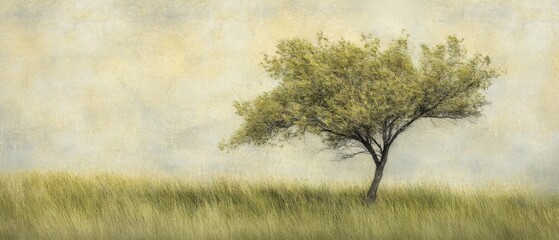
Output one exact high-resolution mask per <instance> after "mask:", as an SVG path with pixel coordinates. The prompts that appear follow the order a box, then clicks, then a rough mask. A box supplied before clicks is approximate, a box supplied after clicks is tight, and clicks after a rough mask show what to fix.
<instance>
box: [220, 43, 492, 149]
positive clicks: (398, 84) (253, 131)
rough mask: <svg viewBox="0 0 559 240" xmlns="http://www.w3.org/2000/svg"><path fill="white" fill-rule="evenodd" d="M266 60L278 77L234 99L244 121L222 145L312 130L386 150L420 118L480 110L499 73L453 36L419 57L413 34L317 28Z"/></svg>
mask: <svg viewBox="0 0 559 240" xmlns="http://www.w3.org/2000/svg"><path fill="white" fill-rule="evenodd" d="M262 65H263V67H264V68H265V69H266V71H267V72H268V74H269V75H270V76H271V77H272V78H274V79H276V80H277V81H279V83H280V84H279V85H278V86H277V87H276V88H275V89H273V90H271V91H270V92H267V93H264V94H263V95H261V96H259V97H257V98H256V99H253V100H250V101H244V102H236V103H235V108H236V109H237V114H238V115H240V116H241V117H243V118H244V120H245V121H244V123H243V125H242V126H241V127H240V129H238V131H237V132H236V133H235V134H234V135H233V136H232V137H231V138H230V139H229V141H227V142H224V143H223V144H222V145H221V147H222V148H235V147H237V146H239V145H241V144H254V145H263V144H275V143H277V142H281V141H285V140H289V139H291V138H293V137H298V136H302V135H303V134H305V133H310V134H314V135H318V136H320V137H322V139H323V141H324V143H325V144H327V146H329V147H330V148H332V149H346V150H347V149H352V148H363V149H364V150H365V151H364V152H366V153H371V154H373V152H374V151H375V150H376V151H377V152H376V153H377V154H378V156H379V158H380V156H383V155H386V153H387V151H388V148H389V146H390V144H391V143H392V142H393V141H394V139H395V138H396V137H397V136H398V135H399V134H400V133H401V132H403V131H404V130H406V129H407V128H408V127H409V126H411V124H412V123H413V122H415V121H416V120H418V119H420V118H450V119H462V118H468V117H478V116H480V111H481V107H482V106H483V105H485V104H486V103H487V102H486V100H485V98H484V94H483V91H484V90H485V89H486V88H487V87H489V85H490V80H491V79H493V78H495V77H497V76H498V75H499V72H498V71H497V70H496V69H494V68H492V67H491V66H490V60H489V57H486V56H482V55H473V56H468V54H466V50H465V49H464V47H463V46H462V41H461V40H459V39H458V38H456V37H455V36H449V37H448V39H447V41H446V43H445V44H440V45H436V46H433V47H429V46H425V45H423V46H422V54H421V56H420V58H419V59H418V61H417V64H415V63H414V60H413V59H412V57H411V56H410V53H409V51H408V39H407V36H406V37H402V38H399V39H396V40H394V41H392V42H391V43H390V44H389V45H388V47H386V48H385V49H383V48H381V44H380V41H379V40H378V39H374V38H372V37H371V36H363V37H362V41H361V42H359V43H354V42H350V41H346V40H340V41H337V42H330V41H329V40H328V39H326V38H325V37H324V36H323V35H322V34H319V35H318V40H317V42H316V43H312V42H309V41H307V40H303V39H298V38H295V39H290V40H284V41H281V42H280V43H279V44H278V45H277V50H276V52H275V54H274V55H272V56H268V55H266V56H265V57H264V61H263V63H262ZM374 155H376V154H374ZM374 157H376V156H374Z"/></svg>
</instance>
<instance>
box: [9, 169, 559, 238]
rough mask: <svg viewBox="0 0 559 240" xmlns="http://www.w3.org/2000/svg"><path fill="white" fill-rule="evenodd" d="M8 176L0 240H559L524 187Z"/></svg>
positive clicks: (552, 202)
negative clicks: (372, 196) (375, 187)
mask: <svg viewBox="0 0 559 240" xmlns="http://www.w3.org/2000/svg"><path fill="white" fill-rule="evenodd" d="M365 187H366V186H365V185H364V186H355V185H350V186H334V187H330V186H325V185H309V184H297V183H281V182H267V183H243V182H242V181H239V180H218V181H215V182H211V183H202V182H196V183H193V182H188V181H185V180H169V179H167V180H156V179H150V178H132V177H123V176H115V175H93V176H77V175H68V174H37V173H28V174H16V175H3V176H0V239H559V198H558V197H553V196H544V195H537V194H532V193H530V192H529V191H522V190H503V189H498V188H485V189H480V190H475V191H469V190H468V189H452V188H448V187H440V186H430V185H420V186H391V187H387V186H381V187H382V188H381V190H380V192H379V194H380V195H379V199H378V201H377V203H376V204H374V205H368V204H367V203H366V202H364V201H363V191H364V188H365Z"/></svg>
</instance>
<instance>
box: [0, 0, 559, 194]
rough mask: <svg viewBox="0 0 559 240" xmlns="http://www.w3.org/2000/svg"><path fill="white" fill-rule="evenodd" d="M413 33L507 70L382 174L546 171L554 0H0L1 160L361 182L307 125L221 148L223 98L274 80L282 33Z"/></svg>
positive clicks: (558, 140)
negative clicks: (271, 138) (464, 116)
mask: <svg viewBox="0 0 559 240" xmlns="http://www.w3.org/2000/svg"><path fill="white" fill-rule="evenodd" d="M402 29H405V30H406V31H407V33H409V34H410V35H411V37H410V43H411V45H412V47H411V51H412V52H418V51H419V47H418V46H419V44H423V43H426V44H435V43H439V42H443V41H444V40H445V37H446V36H447V35H449V34H456V35H457V36H459V37H462V38H464V39H465V45H466V46H467V48H468V50H469V51H470V52H472V53H474V52H479V53H484V54H488V55H490V56H491V57H492V59H493V62H494V64H495V65H496V66H501V67H503V68H504V69H506V70H507V73H506V74H505V75H504V76H502V77H500V78H498V79H497V80H496V81H495V82H494V84H493V86H492V87H491V88H490V89H489V91H488V96H489V97H488V98H489V100H490V101H491V102H492V103H491V105H489V106H487V107H486V108H485V116H484V117H483V118H481V119H479V120H476V121H474V122H467V121H466V122H457V123H453V122H448V121H442V122H430V121H423V122H420V123H419V124H417V125H416V126H415V127H413V128H412V129H410V130H409V131H408V132H407V133H405V134H403V135H402V136H401V137H400V138H399V139H398V141H397V143H396V145H395V146H394V148H393V149H392V155H391V159H390V162H389V163H388V166H387V170H386V174H385V176H386V178H385V179H386V181H396V182H398V181H419V180H424V179H438V180H441V181H445V182H450V183H456V182H459V183H474V182H479V181H499V182H530V183H532V184H536V185H537V186H541V187H544V188H545V189H548V190H555V191H557V190H558V189H557V187H556V186H555V183H556V182H557V181H559V113H558V112H559V111H558V110H559V106H558V104H559V41H557V40H558V38H559V1H556V0H548V1H545V0H540V1H533V0H523V1H507V0H502V1H499V0H494V1H481V0H456V1H448V0H445V1H442V0H441V1H439V0H432V1H403V0H395V1H358V0H355V1H288V0H286V1H198V0H191V1H178V0H176V1H175V0H162V1H148V0H140V1H131V0H130V1H128V0H123V1H117V0H114V1H111V0H99V1H86V0H82V1H79V0H76V1H55V0H45V1H39V0H35V1H14V0H8V1H1V2H0V171H10V172H11V171H21V170H48V171H51V170H55V171H76V172H90V171H119V172H126V173H139V174H144V173H155V174H172V175H180V176H191V177H213V176H217V175H224V174H232V175H241V176H245V177H282V178H297V179H301V178H303V179H308V180H311V181H321V182H327V181H366V182H368V181H369V179H370V178H371V176H372V173H373V163H372V162H371V160H370V159H369V158H367V157H366V156H363V157H359V158H356V159H352V160H346V161H333V159H334V156H335V155H333V154H331V153H328V152H317V151H318V150H319V149H320V148H321V145H320V142H319V141H318V140H317V139H316V138H313V137H308V138H306V139H304V140H303V141H300V142H295V143H294V144H293V145H287V146H285V147H283V148H271V147H264V148H255V147H245V148H241V149H239V150H236V151H233V152H229V153H227V152H220V151H219V150H218V148H217V145H218V143H219V142H220V141H221V140H222V139H224V138H227V137H228V136H230V134H231V133H232V132H233V131H234V130H235V128H236V127H238V126H239V124H240V123H241V119H240V118H239V117H237V116H236V115H235V113H234V109H233V107H232V102H233V101H234V100H238V99H250V98H253V97H255V96H257V95H258V94H260V93H262V92H263V91H266V90H269V89H271V88H272V87H273V86H274V85H275V84H276V83H275V82H274V81H273V80H271V79H269V78H268V77H267V76H266V74H265V72H264V70H263V69H262V68H261V67H260V66H259V62H260V61H261V60H262V53H272V52H273V50H274V47H275V44H276V43H277V42H278V41H279V40H280V39H285V38H292V37H303V38H313V37H314V36H315V34H316V33H317V32H318V31H322V32H324V33H325V34H326V35H327V36H329V37H330V38H331V39H337V38H339V37H344V38H346V39H358V38H359V36H360V34H361V33H372V34H373V35H375V36H377V37H378V38H380V39H381V40H389V39H392V38H395V37H398V36H401V30H402Z"/></svg>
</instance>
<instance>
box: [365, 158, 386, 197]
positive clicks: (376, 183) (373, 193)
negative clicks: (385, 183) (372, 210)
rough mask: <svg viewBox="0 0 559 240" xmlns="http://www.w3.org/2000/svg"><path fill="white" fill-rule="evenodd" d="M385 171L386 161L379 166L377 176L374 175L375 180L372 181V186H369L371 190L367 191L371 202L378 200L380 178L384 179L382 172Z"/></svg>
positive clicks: (376, 171)
mask: <svg viewBox="0 0 559 240" xmlns="http://www.w3.org/2000/svg"><path fill="white" fill-rule="evenodd" d="M383 171H384V163H381V164H380V165H378V166H377V168H376V170H375V176H374V177H373V182H372V183H371V187H369V191H368V192H367V201H368V202H370V203H373V202H375V200H377V190H378V186H379V184H380V180H381V179H382V172H383Z"/></svg>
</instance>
